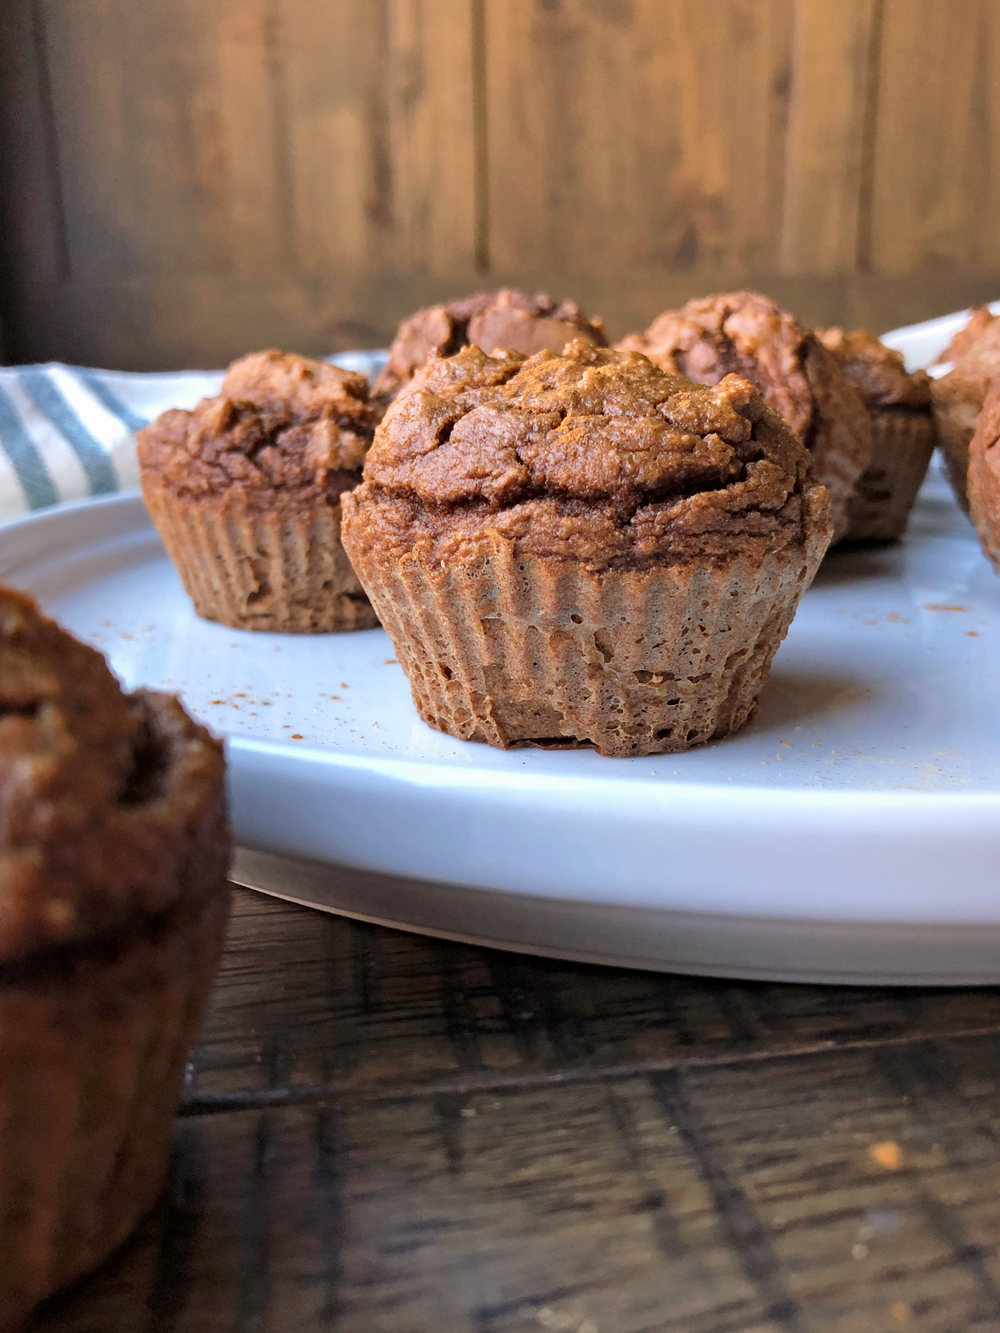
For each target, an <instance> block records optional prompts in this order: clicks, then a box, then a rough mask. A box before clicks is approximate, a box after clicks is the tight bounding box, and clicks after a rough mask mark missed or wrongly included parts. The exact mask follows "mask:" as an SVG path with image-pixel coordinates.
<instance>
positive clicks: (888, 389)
mask: <svg viewBox="0 0 1000 1333" xmlns="http://www.w3.org/2000/svg"><path fill="white" fill-rule="evenodd" d="M816 333H817V336H818V337H819V340H820V342H822V344H823V346H824V347H826V348H827V350H828V351H830V352H832V353H833V355H834V356H835V357H836V358H837V360H838V361H839V362H840V365H841V366H842V367H843V370H844V373H845V375H846V376H847V378H848V379H849V380H850V381H851V382H852V384H854V385H855V386H856V387H857V388H858V389H860V391H861V394H862V397H863V398H864V400H865V402H866V403H867V404H868V406H869V408H888V407H903V408H911V409H913V410H915V411H923V412H926V411H929V410H930V405H931V382H930V378H929V377H928V375H927V373H926V372H925V371H923V370H918V371H915V372H914V374H912V375H911V374H910V373H909V371H908V370H907V369H906V364H905V362H904V361H903V354H902V353H901V352H897V351H895V350H894V349H893V348H891V347H886V345H885V343H882V342H879V340H878V338H876V337H875V335H874V334H873V333H869V332H868V330H867V329H854V330H853V331H852V332H850V333H847V332H845V331H844V330H843V329H838V328H834V329H817V330H816Z"/></svg>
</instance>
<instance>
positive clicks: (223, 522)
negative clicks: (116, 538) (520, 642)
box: [138, 351, 378, 634]
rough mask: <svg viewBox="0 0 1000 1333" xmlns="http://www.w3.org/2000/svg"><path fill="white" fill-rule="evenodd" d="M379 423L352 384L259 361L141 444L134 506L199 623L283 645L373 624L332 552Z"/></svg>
mask: <svg viewBox="0 0 1000 1333" xmlns="http://www.w3.org/2000/svg"><path fill="white" fill-rule="evenodd" d="M377 420H378V412H377V410H376V408H375V406H374V404H373V403H372V402H371V401H370V399H369V396H368V382H367V380H366V379H365V378H364V376H363V375H356V374H353V373H351V372H350V371H346V370H341V369H339V368H338V367H337V366H331V365H328V364H327V363H326V362H323V361H310V360H308V359H307V358H306V357H304V356H287V355H283V354H282V353H281V352H274V351H269V352H257V353H255V354H254V355H252V356H246V357H244V358H243V359H242V360H241V361H237V362H235V363H234V364H233V365H232V366H230V368H229V372H228V373H227V375H226V378H225V379H224V380H223V382H222V388H221V390H220V392H219V393H218V395H217V396H216V397H215V398H203V399H202V401H201V402H200V403H199V404H198V405H197V407H196V408H195V409H194V411H193V412H185V411H181V410H179V409H176V408H175V409H172V410H171V411H168V412H164V413H162V415H161V416H159V417H157V419H156V420H155V421H154V422H153V424H152V425H150V426H147V427H146V428H145V429H144V430H141V431H140V432H139V435H138V442H139V465H140V471H141V477H142V492H143V496H144V498H145V501H146V505H147V508H148V509H149V512H150V514H151V515H152V518H153V522H154V523H155V524H156V526H157V528H158V529H159V532H160V536H161V537H162V538H163V544H164V546H165V547H166V548H167V553H168V554H169V556H170V558H171V560H173V562H174V564H175V565H176V567H177V572H178V573H179V574H180V576H181V581H182V582H183V584H184V587H185V589H186V591H187V594H188V596H189V597H190V598H191V600H192V602H193V603H194V607H195V610H196V611H197V613H198V615H200V616H202V617H203V618H204V619H205V620H218V621H220V622H221V623H222V624H223V625H230V626H232V627H233V628H234V629H257V630H275V631H284V632H286V633H314V634H318V633H324V632H326V631H328V630H352V629H369V628H370V627H371V626H373V625H375V624H377V623H378V622H377V621H376V618H375V613H374V611H373V610H372V608H371V606H370V604H369V602H368V599H367V598H366V597H365V595H364V592H363V591H362V589H361V585H360V583H359V582H358V580H357V578H356V576H355V574H354V571H353V570H352V569H351V565H350V561H349V560H348V559H347V556H346V555H345V554H344V548H343V547H342V546H341V544H340V497H341V496H342V495H343V494H344V492H345V491H349V490H350V489H351V488H352V487H354V486H357V485H358V483H359V482H360V481H361V468H362V465H363V463H364V459H365V454H366V453H367V451H368V447H369V445H370V444H371V439H372V434H373V432H374V430H375V425H376V422H377Z"/></svg>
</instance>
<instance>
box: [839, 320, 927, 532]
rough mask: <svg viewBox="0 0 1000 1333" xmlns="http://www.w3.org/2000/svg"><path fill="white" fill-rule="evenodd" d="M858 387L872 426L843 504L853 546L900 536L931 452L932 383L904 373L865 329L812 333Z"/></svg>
mask: <svg viewBox="0 0 1000 1333" xmlns="http://www.w3.org/2000/svg"><path fill="white" fill-rule="evenodd" d="M816 332H817V333H818V334H819V337H820V341H821V342H822V343H823V345H824V347H826V348H827V349H828V350H829V351H831V352H832V353H833V354H834V356H835V357H836V358H837V360H838V361H839V362H840V365H841V366H842V368H843V370H844V373H845V374H846V375H847V377H848V379H849V380H850V381H851V382H852V383H853V384H854V385H856V386H857V388H858V390H859V391H860V393H861V396H862V398H864V400H865V403H866V404H867V407H868V412H869V415H870V416H871V422H872V457H871V462H870V463H869V464H868V467H867V468H866V469H865V471H864V473H863V474H862V476H861V479H860V480H859V481H858V484H857V488H856V490H855V493H854V495H852V496H851V499H850V503H849V505H848V516H849V527H848V529H847V536H848V538H850V539H851V540H852V541H891V540H894V539H895V538H897V537H901V536H902V535H903V533H904V532H905V531H906V525H907V523H908V522H909V518H910V510H911V509H912V508H913V502H914V500H915V499H916V498H917V492H918V491H919V490H920V485H921V483H922V482H923V479H924V477H925V476H926V474H927V465H928V464H929V463H930V461H931V454H932V453H933V452H934V442H935V430H934V415H933V412H932V410H931V384H930V380H929V379H928V377H927V375H926V373H925V372H924V371H922V370H918V371H917V372H916V373H915V374H913V375H911V374H909V373H908V372H907V369H906V366H905V364H904V362H903V358H902V355H901V354H900V353H899V352H896V351H893V349H892V348H891V347H886V346H885V344H884V343H881V342H879V340H878V339H877V338H876V337H875V335H874V334H873V333H869V332H868V331H867V330H866V329H856V330H855V331H854V332H853V333H845V332H844V330H843V329H817V330H816Z"/></svg>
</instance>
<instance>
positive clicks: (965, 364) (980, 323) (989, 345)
mask: <svg viewBox="0 0 1000 1333" xmlns="http://www.w3.org/2000/svg"><path fill="white" fill-rule="evenodd" d="M941 361H942V362H945V361H950V362H951V363H952V369H951V370H950V371H949V372H948V374H947V375H942V376H941V378H940V379H938V380H936V381H935V382H934V385H935V393H937V390H938V388H939V387H942V386H943V388H944V391H945V393H947V392H948V391H949V390H950V391H957V392H965V393H969V394H971V395H972V396H973V397H975V398H977V399H978V400H979V401H980V402H981V401H982V399H983V398H985V396H986V391H987V389H988V388H989V386H990V383H991V381H992V380H993V377H994V376H995V375H996V374H997V373H998V372H1000V318H994V317H993V316H992V315H991V314H990V312H989V310H987V309H986V308H985V307H984V308H983V309H982V310H976V311H974V312H973V315H972V318H971V319H970V320H969V322H968V324H966V326H965V328H964V329H960V330H959V332H958V333H956V334H955V336H954V338H952V340H951V343H950V344H949V346H948V348H947V349H946V351H945V352H943V353H942V355H941Z"/></svg>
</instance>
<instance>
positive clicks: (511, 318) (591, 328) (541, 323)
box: [373, 287, 607, 402]
mask: <svg viewBox="0 0 1000 1333" xmlns="http://www.w3.org/2000/svg"><path fill="white" fill-rule="evenodd" d="M573 338H583V339H584V340H585V341H586V342H589V343H593V345H594V346H595V347H606V346H607V339H606V338H605V336H604V324H603V322H602V321H601V320H599V319H588V317H587V316H586V315H585V314H584V313H583V311H582V310H581V309H580V307H579V306H578V305H577V304H576V302H575V301H560V302H559V303H558V305H557V304H556V303H555V302H554V301H553V300H552V299H551V297H550V296H549V295H548V293H547V292H536V293H535V294H534V295H533V296H532V295H529V294H528V293H527V292H519V291H517V290H515V289H514V288H513V287H501V288H500V290H499V291H497V292H480V293H479V294H478V295H477V296H467V297H464V298H463V299H462V300H459V301H450V302H449V303H448V304H447V305H432V306H428V307H427V308H426V309H425V310H418V311H417V313H416V314H415V315H411V316H410V318H409V319H405V320H403V322H402V324H400V326H399V329H398V331H397V333H396V336H395V338H394V339H393V343H392V347H391V348H390V350H389V360H388V362H387V363H386V365H385V368H384V369H383V370H382V372H381V374H380V375H379V376H378V378H377V379H376V381H375V384H374V386H373V393H375V394H376V395H377V396H378V397H379V398H380V399H381V400H382V401H384V402H388V401H390V400H391V399H392V398H393V397H394V396H395V395H396V394H397V393H398V392H399V390H400V388H401V387H402V386H403V385H404V384H407V383H408V382H409V381H410V380H411V379H412V378H413V376H414V375H415V374H416V373H417V371H418V370H419V369H420V368H421V366H423V365H424V363H425V362H426V361H427V359H428V358H429V357H430V356H432V355H436V356H452V355H454V353H455V352H458V351H460V350H461V349H462V348H463V347H467V346H469V344H470V343H473V344H475V346H476V347H481V348H482V350H483V351H484V352H491V353H492V352H496V351H498V350H499V349H500V348H501V347H506V348H510V349H511V350H512V351H515V352H523V353H524V354H525V355H526V356H531V354H532V353H533V352H542V351H545V350H546V349H548V350H549V351H552V352H561V351H562V349H563V348H564V347H565V346H566V344H567V343H568V342H569V341H570V340H571V339H573Z"/></svg>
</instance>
